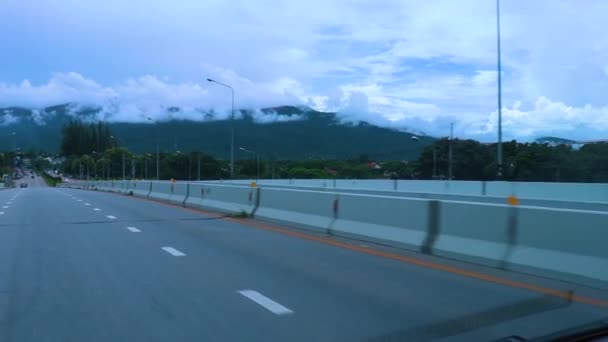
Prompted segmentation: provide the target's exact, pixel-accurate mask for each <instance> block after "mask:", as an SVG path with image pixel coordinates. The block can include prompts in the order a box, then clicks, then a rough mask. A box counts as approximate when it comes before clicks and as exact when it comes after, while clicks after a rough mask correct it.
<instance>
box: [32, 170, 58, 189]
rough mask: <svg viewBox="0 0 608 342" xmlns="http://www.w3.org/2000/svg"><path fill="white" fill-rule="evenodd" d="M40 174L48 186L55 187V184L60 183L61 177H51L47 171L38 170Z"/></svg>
mask: <svg viewBox="0 0 608 342" xmlns="http://www.w3.org/2000/svg"><path fill="white" fill-rule="evenodd" d="M38 172H39V173H40V175H41V176H42V179H44V181H45V182H46V184H47V185H48V186H52V187H55V186H57V184H59V183H61V178H55V177H51V176H50V175H49V174H48V173H46V172H44V171H38Z"/></svg>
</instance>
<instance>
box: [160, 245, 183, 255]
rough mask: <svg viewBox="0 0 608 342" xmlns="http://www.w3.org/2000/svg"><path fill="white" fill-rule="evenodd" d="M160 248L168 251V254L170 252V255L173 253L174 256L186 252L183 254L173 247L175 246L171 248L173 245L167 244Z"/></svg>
mask: <svg viewBox="0 0 608 342" xmlns="http://www.w3.org/2000/svg"><path fill="white" fill-rule="evenodd" d="M162 249H163V250H164V251H165V252H167V253H169V254H171V255H173V256H176V257H180V256H186V254H184V253H182V252H180V251H178V250H177V249H175V248H173V247H169V246H167V247H163V248H162Z"/></svg>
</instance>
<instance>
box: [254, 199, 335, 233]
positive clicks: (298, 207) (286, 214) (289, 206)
mask: <svg viewBox="0 0 608 342" xmlns="http://www.w3.org/2000/svg"><path fill="white" fill-rule="evenodd" d="M337 199H338V195H336V194H332V193H327V192H318V191H306V190H293V191H285V190H281V189H270V188H268V189H261V190H260V198H259V208H258V209H257V210H256V213H255V217H256V218H261V219H264V220H267V221H273V222H279V223H283V224H286V225H290V226H295V227H301V228H306V229H312V230H315V231H324V232H327V231H328V230H329V229H331V225H332V223H333V222H334V221H335V214H334V211H335V210H334V206H335V204H334V203H335V201H336V200H337Z"/></svg>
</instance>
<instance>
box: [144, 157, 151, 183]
mask: <svg viewBox="0 0 608 342" xmlns="http://www.w3.org/2000/svg"><path fill="white" fill-rule="evenodd" d="M151 156H152V155H151V154H150V153H146V155H145V156H144V164H145V166H144V178H145V179H148V157H151Z"/></svg>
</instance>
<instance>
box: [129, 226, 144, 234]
mask: <svg viewBox="0 0 608 342" xmlns="http://www.w3.org/2000/svg"><path fill="white" fill-rule="evenodd" d="M127 229H128V230H129V231H131V232H133V233H141V230H139V229H137V228H135V227H127Z"/></svg>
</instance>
